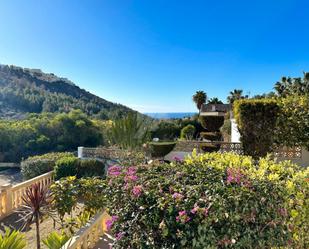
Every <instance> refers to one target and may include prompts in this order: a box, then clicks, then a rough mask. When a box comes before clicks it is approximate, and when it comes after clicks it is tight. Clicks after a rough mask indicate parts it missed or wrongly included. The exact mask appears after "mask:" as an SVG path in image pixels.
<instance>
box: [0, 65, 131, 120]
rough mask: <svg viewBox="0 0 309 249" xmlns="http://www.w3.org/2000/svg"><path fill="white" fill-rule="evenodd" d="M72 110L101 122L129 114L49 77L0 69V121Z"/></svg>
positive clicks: (11, 68) (65, 81)
mask: <svg viewBox="0 0 309 249" xmlns="http://www.w3.org/2000/svg"><path fill="white" fill-rule="evenodd" d="M72 109H80V110H82V111H83V112H85V113H87V114H88V115H91V116H97V117H99V118H102V119H114V118H117V117H121V116H122V115H125V114H126V113H128V112H130V111H132V110H131V109H130V108H128V107H126V106H123V105H120V104H116V103H112V102H109V101H107V100H105V99H103V98H100V97H98V96H96V95H94V94H91V93H89V92H87V91H86V90H84V89H81V88H79V87H78V86H77V85H75V84H74V83H73V82H71V81H70V80H68V79H66V78H60V77H58V76H56V75H54V74H52V73H49V74H48V73H43V72H42V71H41V70H40V69H28V68H21V67H16V66H7V65H0V118H22V117H23V116H25V114H27V113H41V112H69V111H70V110H72Z"/></svg>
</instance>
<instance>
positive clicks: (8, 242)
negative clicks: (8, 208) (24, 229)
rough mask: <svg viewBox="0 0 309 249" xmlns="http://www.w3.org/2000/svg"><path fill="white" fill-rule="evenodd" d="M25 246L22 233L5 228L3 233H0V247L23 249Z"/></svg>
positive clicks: (4, 248) (3, 248) (0, 248)
mask: <svg viewBox="0 0 309 249" xmlns="http://www.w3.org/2000/svg"><path fill="white" fill-rule="evenodd" d="M23 248H26V241H25V238H24V235H22V234H21V233H20V232H18V231H15V230H13V231H11V230H10V229H9V228H6V229H5V234H3V235H2V234H1V233H0V249H23Z"/></svg>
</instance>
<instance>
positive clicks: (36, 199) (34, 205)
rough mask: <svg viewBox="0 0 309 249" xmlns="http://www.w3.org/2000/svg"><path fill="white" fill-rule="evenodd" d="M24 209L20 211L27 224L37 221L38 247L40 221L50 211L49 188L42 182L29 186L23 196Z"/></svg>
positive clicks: (39, 246) (38, 241)
mask: <svg viewBox="0 0 309 249" xmlns="http://www.w3.org/2000/svg"><path fill="white" fill-rule="evenodd" d="M22 201H23V205H22V209H21V210H20V211H19V212H20V213H21V215H22V220H23V221H24V225H25V226H29V225H30V224H31V223H32V222H35V226H36V242H37V249H40V248H41V245H40V222H41V221H42V219H43V217H44V216H45V215H46V214H48V213H49V205H50V200H49V195H48V190H47V188H45V187H44V186H43V185H41V184H40V183H35V184H33V185H32V186H31V187H29V188H27V189H26V191H25V193H24V195H23V196H22Z"/></svg>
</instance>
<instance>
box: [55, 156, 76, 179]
mask: <svg viewBox="0 0 309 249" xmlns="http://www.w3.org/2000/svg"><path fill="white" fill-rule="evenodd" d="M79 163H80V162H79V159H78V158H77V157H75V156H68V157H63V158H61V159H59V160H58V161H57V162H56V166H55V179H56V180H59V179H60V178H62V177H66V176H77V172H78V167H79Z"/></svg>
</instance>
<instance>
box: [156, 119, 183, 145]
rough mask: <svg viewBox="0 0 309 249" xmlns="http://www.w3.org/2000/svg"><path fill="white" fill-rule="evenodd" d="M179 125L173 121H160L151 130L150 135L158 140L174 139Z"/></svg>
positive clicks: (177, 135) (178, 133) (178, 132)
mask: <svg viewBox="0 0 309 249" xmlns="http://www.w3.org/2000/svg"><path fill="white" fill-rule="evenodd" d="M180 131H181V127H180V126H179V124H178V123H176V122H175V121H160V122H159V123H158V124H157V125H156V126H155V127H154V128H153V129H152V130H151V137H152V138H159V139H160V140H174V139H175V138H177V137H179V135H180Z"/></svg>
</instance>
